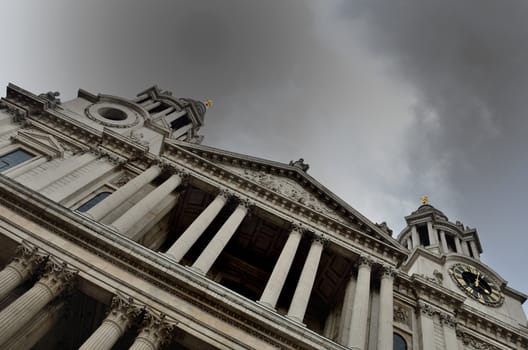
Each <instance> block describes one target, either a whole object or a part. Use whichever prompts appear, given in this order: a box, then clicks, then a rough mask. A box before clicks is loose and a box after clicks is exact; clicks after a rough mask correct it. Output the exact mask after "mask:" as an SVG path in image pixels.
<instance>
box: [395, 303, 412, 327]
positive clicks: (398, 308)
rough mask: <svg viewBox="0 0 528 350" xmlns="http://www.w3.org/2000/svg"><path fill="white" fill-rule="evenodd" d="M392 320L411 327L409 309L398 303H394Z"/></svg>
mask: <svg viewBox="0 0 528 350" xmlns="http://www.w3.org/2000/svg"><path fill="white" fill-rule="evenodd" d="M393 320H394V322H396V323H401V324H404V325H406V326H408V327H411V309H410V308H408V307H405V306H403V305H400V304H394V313H393Z"/></svg>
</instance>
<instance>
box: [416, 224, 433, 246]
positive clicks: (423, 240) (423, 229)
mask: <svg viewBox="0 0 528 350" xmlns="http://www.w3.org/2000/svg"><path fill="white" fill-rule="evenodd" d="M416 231H418V236H420V244H421V245H423V246H424V247H427V246H429V245H431V242H429V230H428V229H427V225H426V224H423V225H417V226H416Z"/></svg>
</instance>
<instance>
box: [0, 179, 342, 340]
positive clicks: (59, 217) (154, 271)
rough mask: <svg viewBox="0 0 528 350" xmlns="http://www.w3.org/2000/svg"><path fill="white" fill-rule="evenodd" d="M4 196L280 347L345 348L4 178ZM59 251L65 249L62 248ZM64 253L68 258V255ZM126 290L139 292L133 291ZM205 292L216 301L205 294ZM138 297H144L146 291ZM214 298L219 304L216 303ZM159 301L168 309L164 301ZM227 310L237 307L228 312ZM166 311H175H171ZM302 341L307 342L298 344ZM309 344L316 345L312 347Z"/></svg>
mask: <svg viewBox="0 0 528 350" xmlns="http://www.w3.org/2000/svg"><path fill="white" fill-rule="evenodd" d="M0 195H1V197H2V198H3V199H4V205H5V206H6V207H9V208H11V209H13V210H16V211H17V213H19V214H20V215H22V216H25V217H27V218H29V219H30V220H32V221H34V222H36V223H37V224H39V225H41V226H43V227H44V228H46V229H48V230H49V231H51V232H53V233H55V234H57V235H59V236H61V237H63V238H65V239H68V240H70V241H72V242H74V243H76V244H77V245H79V246H80V247H82V248H84V249H86V250H88V251H90V252H92V253H94V254H96V255H97V256H99V257H101V258H103V259H105V260H107V261H110V262H111V263H113V264H114V265H116V266H118V267H120V268H123V269H126V270H128V271H130V272H132V273H134V274H136V275H137V276H138V277H139V278H142V279H143V280H145V281H147V282H149V283H152V284H154V285H156V286H158V287H159V288H161V289H163V290H165V291H167V292H169V293H171V294H174V295H176V296H178V297H180V298H182V299H184V300H186V301H188V302H190V303H192V304H194V305H195V306H198V307H199V308H201V309H203V310H205V311H207V312H208V313H210V314H211V315H213V316H215V317H217V318H219V319H222V320H224V321H226V322H228V323H229V324H231V325H233V326H235V327H237V328H240V329H242V330H244V331H246V332H247V333H249V334H251V335H253V336H255V337H258V338H259V339H262V340H264V341H266V342H268V343H270V344H272V345H273V346H275V347H277V348H281V349H299V350H300V349H310V350H314V349H329V350H336V349H341V350H344V349H345V347H343V346H341V345H339V344H336V343H333V342H331V341H330V340H328V339H325V338H323V337H322V336H320V335H319V334H317V333H315V332H313V331H310V330H308V329H306V328H302V327H298V326H295V325H292V324H291V322H289V321H285V320H284V317H282V316H280V315H277V314H272V313H271V312H270V311H268V310H265V309H264V308H263V307H260V306H259V305H258V304H256V303H251V302H247V301H244V300H243V298H240V297H239V296H237V295H236V294H235V293H233V292H231V291H229V290H227V289H225V288H223V287H221V286H216V285H215V284H213V283H211V282H209V281H207V280H206V279H205V278H204V277H197V276H196V274H194V273H192V272H189V271H188V270H187V269H185V268H184V267H182V266H180V265H177V264H175V263H174V262H172V261H171V259H169V258H166V257H164V256H163V255H161V254H159V253H154V252H151V251H149V250H148V249H147V248H144V247H142V246H140V245H139V244H137V243H135V242H132V241H130V240H129V239H127V238H125V237H123V236H121V235H117V234H116V233H115V232H113V231H111V230H109V229H108V228H107V227H105V226H104V225H102V224H99V223H97V222H94V221H92V220H89V219H88V218H85V217H83V216H81V215H80V214H77V213H74V212H72V211H70V210H69V209H67V208H64V207H62V206H60V205H58V204H56V203H54V202H52V201H50V200H48V199H46V198H44V197H42V196H40V195H39V194H37V193H35V192H34V191H32V190H30V189H27V188H25V187H23V186H22V185H20V184H18V183H16V182H14V181H13V180H11V179H8V178H6V177H4V176H0ZM21 229H23V228H21ZM55 249H58V250H62V249H61V248H60V247H56V248H55ZM130 252H132V254H134V253H135V254H138V255H140V256H141V258H139V257H137V256H134V255H131V254H130ZM64 254H68V255H69V253H68V252H64ZM176 276H178V277H176ZM127 287H128V288H132V289H134V288H135V287H134V286H127ZM206 290H207V291H209V292H210V293H213V294H214V295H216V297H215V296H214V295H213V296H211V295H208V294H206V293H205V291H206ZM137 292H139V293H142V291H141V290H137ZM148 297H150V296H148ZM215 298H217V300H218V301H215ZM221 298H227V299H229V300H230V302H229V303H224V302H222V303H221V302H219V300H220V299H221ZM159 302H160V303H161V304H164V303H163V302H162V301H159ZM226 305H232V306H231V308H228V307H227V306H226ZM167 307H169V308H170V309H171V310H175V309H173V308H172V307H170V306H167ZM175 311H176V312H179V311H178V310H175ZM262 318H265V319H268V322H269V323H268V324H269V327H266V326H262V324H261V319H262ZM257 319H260V321H257ZM271 324H273V325H280V327H281V328H283V329H288V330H289V331H291V332H293V333H294V334H297V335H298V338H295V339H296V340H293V338H291V337H292V336H290V335H286V333H281V332H280V331H277V330H276V329H273V328H274V327H272V326H271ZM297 328H298V329H297ZM301 339H302V342H301V343H299V340H301ZM307 341H308V342H307ZM310 343H311V344H313V345H309V344H310Z"/></svg>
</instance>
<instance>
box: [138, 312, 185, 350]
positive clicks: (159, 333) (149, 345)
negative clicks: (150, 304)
mask: <svg viewBox="0 0 528 350" xmlns="http://www.w3.org/2000/svg"><path fill="white" fill-rule="evenodd" d="M175 324H176V323H175V322H171V321H168V320H166V318H165V315H162V314H161V315H160V314H155V313H150V312H149V313H146V314H145V321H144V325H143V328H142V329H141V332H140V333H139V334H138V336H137V337H136V339H135V340H134V343H133V344H132V346H131V347H130V348H129V350H158V349H159V348H160V347H161V346H162V345H163V344H164V343H167V342H168V341H169V340H170V337H171V335H172V334H171V333H172V332H173V330H174V327H175Z"/></svg>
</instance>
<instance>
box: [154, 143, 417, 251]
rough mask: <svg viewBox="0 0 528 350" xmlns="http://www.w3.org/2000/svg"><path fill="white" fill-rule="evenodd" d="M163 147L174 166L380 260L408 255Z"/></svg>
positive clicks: (182, 151)
mask: <svg viewBox="0 0 528 350" xmlns="http://www.w3.org/2000/svg"><path fill="white" fill-rule="evenodd" d="M164 148H165V150H164V153H165V154H164V157H163V159H166V160H167V161H168V162H172V163H173V164H174V165H175V166H179V167H184V168H185V169H186V170H187V171H189V173H191V174H192V175H193V176H196V177H200V175H202V176H203V174H207V177H208V178H209V179H215V180H216V182H218V184H222V185H223V186H226V187H229V186H231V187H233V188H232V189H235V188H237V189H241V190H243V191H244V192H245V193H246V194H247V195H249V196H251V197H252V199H253V200H255V201H256V202H260V203H261V204H263V205H265V206H267V202H271V203H273V204H275V205H276V207H280V209H281V210H282V211H283V212H284V214H286V215H288V216H291V217H293V218H297V219H298V220H302V221H303V222H304V223H306V224H310V225H312V227H314V228H315V229H316V230H318V231H321V232H325V233H329V232H331V233H333V234H334V235H335V236H336V237H342V238H341V239H343V238H345V240H344V242H346V241H347V240H349V241H354V242H355V243H356V244H360V245H364V246H370V247H372V249H373V250H374V251H377V252H379V254H380V256H381V257H382V259H386V258H385V257H386V256H387V255H389V256H390V257H391V259H392V260H395V261H401V259H404V258H405V257H406V256H407V255H406V250H405V249H404V248H403V247H401V246H399V244H398V243H397V242H396V241H394V242H395V244H389V243H387V242H383V241H382V239H387V238H383V236H382V235H381V234H378V238H376V237H374V236H373V235H374V231H373V230H370V229H368V227H365V228H364V229H363V231H365V232H363V231H362V230H361V228H360V229H358V228H355V227H352V226H348V225H344V224H342V223H340V222H339V221H336V220H334V219H332V218H330V217H328V216H325V215H323V214H321V213H319V212H317V211H315V210H312V209H311V208H308V207H306V206H304V205H302V204H300V203H298V202H295V201H292V200H291V199H289V198H287V197H285V196H283V195H281V194H279V193H276V192H273V191H271V190H269V189H267V188H265V187H263V186H260V185H259V184H257V183H255V182H253V181H251V180H249V179H247V178H245V177H243V176H240V175H237V174H235V173H232V172H230V171H229V170H227V169H224V168H222V167H220V166H218V165H216V164H214V163H213V162H211V161H210V160H207V159H204V158H201V157H200V156H198V155H196V154H194V153H192V152H189V151H187V150H185V149H183V148H181V147H179V146H177V145H174V144H172V143H168V142H166V143H165V146H164ZM391 240H392V239H391Z"/></svg>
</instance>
